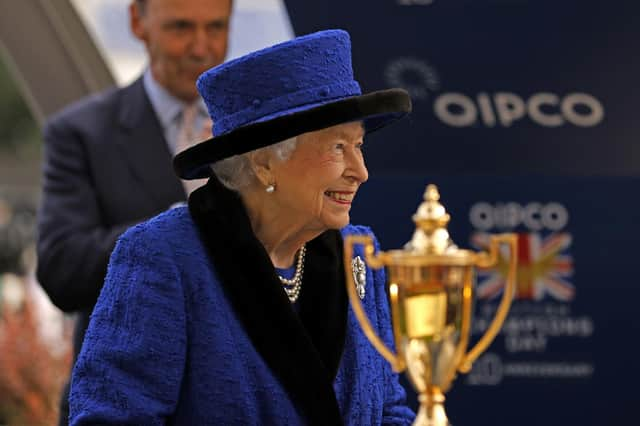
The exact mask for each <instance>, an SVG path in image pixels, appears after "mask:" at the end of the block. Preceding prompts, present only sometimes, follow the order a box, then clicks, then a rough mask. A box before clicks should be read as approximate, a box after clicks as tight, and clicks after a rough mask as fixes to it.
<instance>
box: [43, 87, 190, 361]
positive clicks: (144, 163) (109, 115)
mask: <svg viewBox="0 0 640 426" xmlns="http://www.w3.org/2000/svg"><path fill="white" fill-rule="evenodd" d="M44 139H45V155H44V166H43V174H44V176H43V195H42V202H41V205H40V211H39V218H38V244H37V252H38V267H37V278H38V281H39V282H40V284H41V285H42V287H43V288H44V289H45V291H46V292H47V294H48V295H49V297H50V299H51V300H52V302H53V303H54V304H55V305H56V306H58V307H59V308H60V309H62V310H63V311H66V312H79V313H80V315H79V317H78V324H77V326H76V333H75V337H74V346H75V352H76V354H77V352H78V351H79V350H80V346H81V344H82V339H83V336H84V331H85V330H86V327H87V325H88V320H89V315H90V313H91V311H92V309H93V307H94V304H95V302H96V300H97V298H98V295H99V293H100V290H101V288H102V284H103V281H104V277H105V275H106V270H107V264H108V261H109V256H110V254H111V252H112V250H113V248H114V247H115V243H116V240H117V238H118V237H119V236H120V235H121V234H122V233H123V232H124V231H125V230H126V229H127V228H128V227H130V226H132V225H134V224H136V223H138V222H141V221H143V220H145V219H147V218H150V217H152V216H154V215H156V214H158V213H160V212H162V211H164V210H166V209H167V208H169V207H170V206H171V205H172V204H174V203H176V202H179V201H184V200H185V199H186V194H185V191H184V189H183V187H182V184H181V182H180V180H179V179H178V178H177V177H176V175H175V174H174V172H173V169H172V164H171V154H170V152H169V148H168V146H167V142H166V140H165V137H164V134H163V130H162V127H161V125H160V122H159V121H158V118H157V117H156V115H155V112H154V110H153V108H152V106H151V103H150V101H149V99H148V97H147V95H146V92H145V90H144V85H143V81H142V78H139V79H138V80H137V81H135V82H134V83H133V84H131V85H130V86H127V87H124V88H121V89H115V88H114V89H111V90H108V91H106V92H104V93H101V94H99V95H96V96H92V97H89V98H86V99H84V100H81V101H79V102H78V103H75V104H73V105H71V106H69V107H67V108H66V109H64V110H63V111H62V112H60V113H58V114H56V115H55V116H54V117H52V118H51V119H50V120H49V122H48V123H47V125H46V127H45V130H44Z"/></svg>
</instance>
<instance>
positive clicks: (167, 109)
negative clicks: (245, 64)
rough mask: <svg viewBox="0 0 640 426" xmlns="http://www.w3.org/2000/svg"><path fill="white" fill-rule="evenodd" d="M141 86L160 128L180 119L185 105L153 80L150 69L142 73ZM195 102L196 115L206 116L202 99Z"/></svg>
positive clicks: (205, 108)
mask: <svg viewBox="0 0 640 426" xmlns="http://www.w3.org/2000/svg"><path fill="white" fill-rule="evenodd" d="M143 84H144V88H145V91H146V92H147V95H148V96H149V100H150V101H151V106H152V107H153V110H154V111H155V113H156V115H157V116H158V119H159V120H160V124H162V127H163V128H165V129H166V128H168V127H170V126H171V125H172V124H173V123H174V121H175V120H176V119H178V118H179V117H180V114H181V112H182V110H183V109H184V107H185V103H184V102H183V101H181V100H180V99H178V98H176V97H175V96H173V95H172V94H171V93H169V91H168V90H167V89H165V88H164V87H162V86H161V85H160V83H158V82H157V81H156V79H155V78H153V75H152V74H151V69H149V68H147V70H146V71H145V72H144V77H143ZM197 102H198V113H199V114H201V115H203V116H207V115H208V113H207V107H206V105H205V103H204V101H203V100H202V98H198V101H197Z"/></svg>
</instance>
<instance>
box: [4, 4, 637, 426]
mask: <svg viewBox="0 0 640 426" xmlns="http://www.w3.org/2000/svg"><path fill="white" fill-rule="evenodd" d="M234 1H235V6H234V8H235V10H234V15H233V21H232V26H231V36H230V52H229V58H233V57H237V56H239V55H242V54H244V53H247V52H249V51H252V50H255V49H257V48H261V47H264V46H268V45H271V44H273V43H275V42H278V41H282V40H286V39H289V38H291V37H292V36H293V35H294V34H305V33H308V32H312V31H315V30H319V29H325V28H345V29H347V30H349V32H350V33H351V36H352V43H353V46H354V48H353V60H354V69H355V72H356V77H357V79H358V80H359V81H360V83H361V85H362V86H363V90H365V91H370V90H376V89H380V88H384V87H394V86H395V87H397V86H400V87H404V88H406V89H407V90H408V91H409V92H410V94H411V96H412V100H413V104H414V112H413V114H412V115H411V117H410V118H409V119H408V120H405V121H404V122H402V123H400V124H399V125H398V126H397V127H395V128H394V131H391V132H381V133H380V134H375V135H372V136H371V138H370V140H369V141H368V143H367V154H366V155H367V161H368V166H369V169H370V173H371V178H370V181H369V182H368V183H367V185H365V186H364V187H363V189H362V191H361V192H360V194H359V199H358V201H357V202H356V203H355V204H354V209H353V211H352V219H353V222H355V223H362V224H367V225H371V226H372V227H373V228H374V229H375V230H376V233H377V235H378V237H379V239H380V240H381V243H382V246H383V249H393V248H398V247H400V246H401V245H402V244H404V243H405V242H406V241H408V240H409V239H410V238H411V233H412V230H413V223H412V222H411V219H410V218H411V215H412V214H413V213H414V212H415V209H416V208H417V206H418V204H419V203H420V201H421V198H422V193H423V191H424V188H425V185H426V184H427V183H429V182H433V183H436V184H438V186H439V188H440V191H441V195H442V202H443V203H444V204H445V206H446V207H447V208H448V210H449V212H450V213H451V215H452V222H451V225H450V232H451V235H452V237H453V239H454V241H455V242H456V243H457V244H458V245H459V246H461V247H472V248H475V249H480V248H483V245H484V242H485V241H486V238H485V236H486V233H496V232H516V233H517V234H518V238H519V247H520V249H521V253H522V254H521V256H520V259H519V262H520V271H521V273H520V274H519V276H518V292H517V294H516V299H515V300H514V305H513V308H512V311H511V313H510V314H509V317H508V319H507V322H506V324H505V326H504V327H503V330H502V332H501V334H500V336H499V337H498V338H497V339H496V341H495V342H494V344H493V345H492V346H491V348H490V349H489V351H488V352H487V353H486V354H485V355H484V356H482V357H481V358H480V359H479V360H478V362H477V363H476V364H475V365H474V368H473V370H472V372H471V374H469V375H467V376H462V377H459V378H458V379H457V381H456V382H455V384H454V386H453V390H452V391H451V392H449V393H448V395H447V397H448V401H447V409H448V412H449V416H450V418H451V420H452V421H453V423H454V424H456V425H470V424H480V425H504V426H507V425H508V426H512V425H519V426H534V425H536V426H537V425H543V424H544V425H603V424H633V423H634V421H633V418H635V417H636V415H635V412H636V407H637V405H638V403H640V397H638V396H637V392H636V391H635V384H636V383H637V381H638V380H639V379H640V367H639V366H638V362H637V361H636V359H635V356H634V352H633V351H632V349H631V347H630V346H631V344H632V342H633V338H634V336H635V335H636V334H635V333H636V332H637V331H639V330H640V318H639V317H638V316H637V315H636V314H635V311H636V309H637V307H636V303H637V300H640V285H638V284H640V283H639V282H638V281H639V279H638V274H637V267H636V264H637V261H636V259H635V256H636V254H635V253H636V251H637V247H638V242H640V201H639V200H638V196H637V194H638V190H639V188H640V186H639V184H640V179H639V178H640V148H638V143H637V142H638V135H640V124H639V123H640V120H637V118H636V115H637V113H638V111H640V96H637V94H636V92H637V89H636V86H637V76H638V75H640V55H638V53H637V46H638V42H640V26H638V25H637V23H638V17H640V4H638V2H632V1H629V0H612V1H609V2H600V1H596V0H581V1H578V0H535V1H534V0H350V1H348V2H346V1H344V0H323V1H322V2H310V1H308V0H234ZM128 3H129V0H73V1H69V0H23V1H21V2H16V1H13V0H0V10H2V11H3V12H2V13H1V14H0V425H2V424H9V425H31V424H33V425H40V424H43V425H46V424H54V423H55V419H56V410H57V402H58V398H59V392H60V389H61V386H62V384H63V382H64V380H65V378H66V375H67V372H68V369H69V364H70V362H71V353H70V338H71V328H72V325H73V320H74V319H73V317H70V316H65V315H63V314H62V313H61V312H59V311H58V310H57V309H56V308H54V307H53V306H52V305H51V304H50V302H49V301H48V299H47V297H46V296H45V295H44V293H43V292H42V290H41V289H40V288H39V286H38V283H37V282H36V281H35V279H34V265H35V255H34V248H33V245H34V239H35V218H36V209H37V205H38V200H39V193H40V174H41V170H40V167H41V152H42V140H41V134H40V128H41V127H40V126H41V125H42V124H43V122H44V120H45V119H46V117H48V116H49V115H50V114H52V113H53V112H55V111H57V110H59V109H60V108H61V107H63V106H64V105H66V104H68V103H69V102H71V101H73V100H75V99H78V98H80V97H82V96H84V95H86V94H88V93H93V92H97V91H99V90H102V89H104V88H105V87H107V86H109V85H111V84H113V83H115V84H118V85H124V84H126V83H129V82H130V81H132V79H133V78H134V77H135V76H137V75H138V74H139V73H140V70H142V69H143V67H144V66H145V63H144V55H143V50H142V49H143V48H142V46H141V45H140V44H139V43H138V42H137V41H136V40H135V39H134V38H133V36H132V35H131V34H130V32H129V29H128V24H127V5H128ZM52 71H55V72H52ZM54 76H55V78H54ZM62 76H64V78H58V77H62ZM381 205H384V206H385V207H384V208H381V207H380V206H381ZM503 280H504V277H503V275H502V274H501V272H500V271H499V270H495V271H483V273H482V274H480V276H479V280H478V289H479V292H478V294H479V300H478V303H477V306H476V321H475V323H474V324H475V326H474V330H473V337H474V338H476V339H477V338H478V336H479V335H480V334H481V333H482V332H483V331H484V329H485V328H486V324H487V323H488V321H489V320H490V319H491V317H492V315H493V313H494V312H495V307H496V305H497V300H498V299H499V296H500V290H499V285H500V284H501V283H502V282H503ZM404 384H405V385H407V389H408V391H409V395H410V403H411V404H412V405H413V406H414V407H415V406H416V404H417V403H416V401H415V395H413V393H412V391H411V388H410V386H409V385H408V384H407V383H406V381H405V383H404Z"/></svg>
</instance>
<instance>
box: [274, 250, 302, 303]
mask: <svg viewBox="0 0 640 426" xmlns="http://www.w3.org/2000/svg"><path fill="white" fill-rule="evenodd" d="M306 252H307V249H306V247H305V246H304V245H303V246H302V248H300V253H299V254H298V262H297V263H296V273H295V274H294V275H293V278H291V279H287V278H284V277H281V276H280V275H278V278H280V282H281V283H282V286H283V287H282V288H284V291H285V292H286V293H287V297H288V298H289V301H290V302H291V303H295V301H296V300H298V296H299V295H300V288H301V287H302V274H303V273H304V255H305V254H306Z"/></svg>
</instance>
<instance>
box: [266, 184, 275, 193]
mask: <svg viewBox="0 0 640 426" xmlns="http://www.w3.org/2000/svg"><path fill="white" fill-rule="evenodd" d="M275 190H276V185H275V184H273V183H271V184H269V185H268V186H267V187H266V188H265V191H267V192H268V193H269V194H271V193H272V192H273V191H275Z"/></svg>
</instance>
